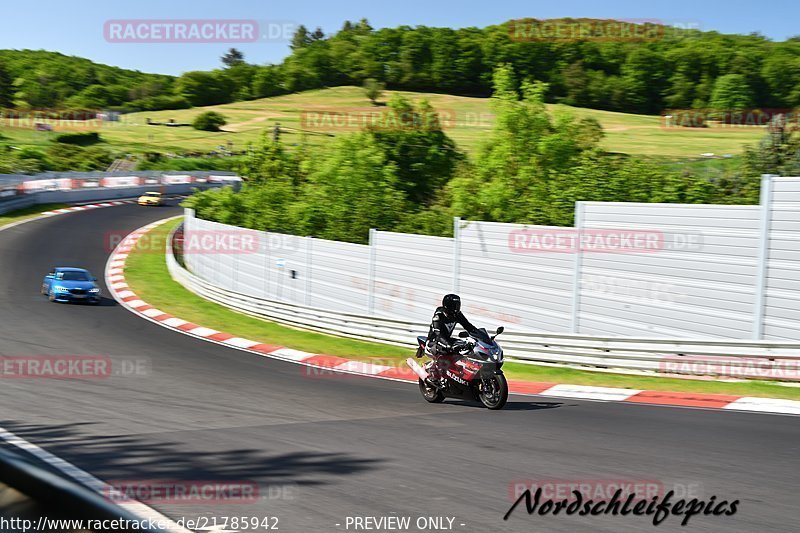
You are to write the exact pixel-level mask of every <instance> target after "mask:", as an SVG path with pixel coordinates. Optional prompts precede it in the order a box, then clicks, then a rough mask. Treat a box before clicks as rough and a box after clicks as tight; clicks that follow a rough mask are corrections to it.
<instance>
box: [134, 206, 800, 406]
mask: <svg viewBox="0 0 800 533" xmlns="http://www.w3.org/2000/svg"><path fill="white" fill-rule="evenodd" d="M180 222H181V220H180V219H175V220H171V221H168V222H166V223H164V224H162V225H160V226H158V227H157V228H155V229H153V230H152V231H151V232H150V234H149V236H148V239H146V240H144V241H140V242H139V243H138V244H137V246H136V247H135V248H134V249H133V250H131V252H130V253H129V255H128V258H127V261H126V266H125V279H126V282H127V283H128V285H129V286H130V288H131V290H133V291H134V292H135V293H136V294H137V295H138V296H140V297H141V298H142V299H143V300H145V301H147V302H148V303H149V304H151V305H153V306H155V307H157V308H159V309H161V310H163V311H164V312H167V313H170V314H173V315H175V316H179V317H181V318H182V319H184V320H188V321H191V322H195V323H198V324H202V325H203V326H206V327H209V328H213V329H218V330H220V331H226V332H228V333H231V334H234V335H237V336H240V337H243V338H248V339H252V340H257V341H261V342H264V343H267V344H280V345H282V346H286V347H288V348H294V349H297V350H303V351H309V352H313V353H320V354H326V355H336V356H341V357H347V358H350V359H355V360H360V361H368V362H372V363H378V362H379V363H381V364H386V365H396V366H399V365H401V364H403V363H402V362H403V361H404V359H405V358H407V357H408V356H409V355H411V353H412V352H411V351H410V350H408V349H405V348H400V347H395V346H389V345H385V344H380V343H370V342H364V341H356V340H351V339H344V338H339V337H334V336H330V335H325V334H321V333H313V332H308V331H302V330H297V329H293V328H289V327H286V326H283V325H279V324H276V323H273V322H268V321H265V320H261V319H258V318H254V317H251V316H248V315H244V314H242V313H238V312H236V311H233V310H231V309H228V308H227V307H224V306H222V305H219V304H216V303H213V302H210V301H208V300H205V299H203V298H201V297H200V296H197V295H196V294H194V293H192V292H191V291H189V290H187V289H186V288H184V287H183V286H182V285H180V284H179V283H178V282H176V281H174V280H173V279H172V278H171V277H170V275H169V272H168V270H167V266H166V261H165V260H164V250H165V246H166V240H167V237H168V235H169V233H170V232H171V231H172V229H173V228H174V227H175V226H177V225H178V224H179V223H180ZM143 243H146V244H144V245H143ZM504 369H506V371H507V374H508V376H509V378H510V379H514V380H525V381H532V382H548V383H570V384H574V385H591V386H604V387H619V388H629V389H646V390H659V391H673V392H696V393H705V394H731V395H742V396H758V397H765V398H784V399H792V400H798V399H800V388H791V387H785V386H780V385H776V384H774V383H771V382H758V381H748V382H718V381H701V380H689V379H672V378H662V377H649V376H638V375H623V374H611V373H600V372H591V371H584V370H574V369H569V368H560V367H548V366H536V365H529V364H521V363H506V365H505V367H504Z"/></svg>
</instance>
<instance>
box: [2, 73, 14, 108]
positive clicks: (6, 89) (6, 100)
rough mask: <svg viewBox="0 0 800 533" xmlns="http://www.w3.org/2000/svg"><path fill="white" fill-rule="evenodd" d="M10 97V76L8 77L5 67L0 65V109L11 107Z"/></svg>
mask: <svg viewBox="0 0 800 533" xmlns="http://www.w3.org/2000/svg"><path fill="white" fill-rule="evenodd" d="M12 97H13V86H12V85H11V76H9V74H8V71H7V70H6V69H5V66H4V65H3V64H2V63H0V108H3V107H11V106H12V104H13V100H12Z"/></svg>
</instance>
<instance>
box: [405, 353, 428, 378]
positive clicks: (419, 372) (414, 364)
mask: <svg viewBox="0 0 800 533" xmlns="http://www.w3.org/2000/svg"><path fill="white" fill-rule="evenodd" d="M406 364H407V365H408V366H409V367H410V368H411V370H413V371H414V373H415V374H416V375H418V376H419V378H420V379H421V380H422V381H425V380H426V379H428V373H427V372H426V371H425V369H424V368H422V367H421V366H419V364H417V362H416V361H414V360H413V359H411V358H410V357H409V358H408V359H406Z"/></svg>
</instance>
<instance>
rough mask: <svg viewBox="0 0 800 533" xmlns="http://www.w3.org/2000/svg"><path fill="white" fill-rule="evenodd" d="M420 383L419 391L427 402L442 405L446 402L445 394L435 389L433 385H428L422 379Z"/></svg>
mask: <svg viewBox="0 0 800 533" xmlns="http://www.w3.org/2000/svg"><path fill="white" fill-rule="evenodd" d="M418 381H419V391H420V392H421V393H422V397H423V398H425V401H426V402H428V403H442V402H443V401H444V393H443V392H442V391H440V390H439V389H437V388H436V387H434V386H433V385H428V384H427V383H425V382H424V381H422V380H421V379H420V380H418Z"/></svg>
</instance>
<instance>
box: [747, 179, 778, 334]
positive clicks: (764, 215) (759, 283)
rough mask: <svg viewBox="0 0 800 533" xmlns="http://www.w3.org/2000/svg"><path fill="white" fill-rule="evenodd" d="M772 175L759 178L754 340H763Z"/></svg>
mask: <svg viewBox="0 0 800 533" xmlns="http://www.w3.org/2000/svg"><path fill="white" fill-rule="evenodd" d="M773 177H774V176H773V175H772V174H763V175H762V176H761V194H760V195H759V196H760V200H761V201H760V202H759V203H760V204H761V215H760V217H759V222H758V224H759V228H758V229H759V236H758V257H757V259H756V261H757V263H756V286H755V297H754V300H753V334H752V337H753V339H754V340H761V339H763V338H764V304H765V303H766V302H765V296H766V291H767V263H768V262H769V241H770V239H769V234H770V233H769V229H770V222H771V219H772V178H773Z"/></svg>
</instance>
